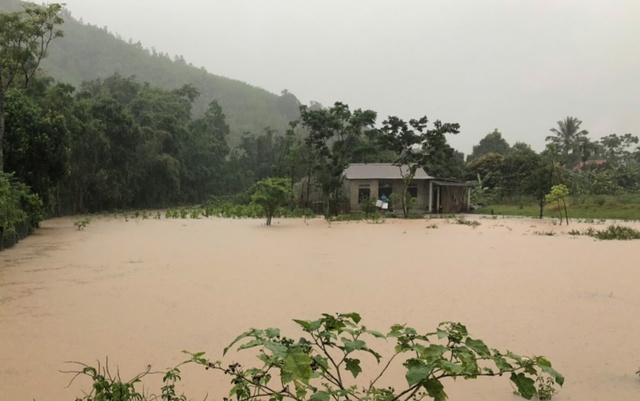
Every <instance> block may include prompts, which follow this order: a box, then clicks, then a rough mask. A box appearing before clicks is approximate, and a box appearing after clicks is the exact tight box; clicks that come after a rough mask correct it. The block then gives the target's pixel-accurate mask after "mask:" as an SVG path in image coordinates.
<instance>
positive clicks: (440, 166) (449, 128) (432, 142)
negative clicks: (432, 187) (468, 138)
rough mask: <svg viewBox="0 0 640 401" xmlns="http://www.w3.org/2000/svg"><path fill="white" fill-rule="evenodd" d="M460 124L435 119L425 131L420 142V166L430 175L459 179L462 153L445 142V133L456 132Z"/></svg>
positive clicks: (461, 170) (462, 159) (461, 173)
mask: <svg viewBox="0 0 640 401" xmlns="http://www.w3.org/2000/svg"><path fill="white" fill-rule="evenodd" d="M459 132H460V124H458V123H443V122H441V121H440V120H436V121H435V122H434V123H433V128H431V129H428V130H427V131H426V133H425V140H424V142H423V144H422V152H423V156H424V158H423V161H422V163H421V164H422V166H423V167H424V169H425V170H426V171H427V173H429V174H430V175H432V176H434V177H439V178H451V179H461V178H462V176H463V174H464V155H463V154H462V153H460V152H458V151H457V150H455V149H454V148H452V147H451V145H449V144H448V143H447V136H446V135H447V134H453V135H455V134H458V133H459Z"/></svg>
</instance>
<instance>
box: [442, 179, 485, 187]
mask: <svg viewBox="0 0 640 401" xmlns="http://www.w3.org/2000/svg"><path fill="white" fill-rule="evenodd" d="M433 183H434V184H436V185H442V186H443V187H472V186H474V185H476V184H475V183H471V182H460V181H442V180H438V181H433Z"/></svg>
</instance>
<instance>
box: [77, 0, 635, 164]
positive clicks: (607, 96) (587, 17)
mask: <svg viewBox="0 0 640 401" xmlns="http://www.w3.org/2000/svg"><path fill="white" fill-rule="evenodd" d="M64 2H66V3H67V8H68V9H69V10H70V11H71V13H72V15H73V16H74V17H75V18H78V19H80V18H81V19H82V20H84V22H86V23H91V24H94V25H98V26H100V27H102V26H106V27H108V29H109V30H110V31H111V32H114V33H118V34H120V35H121V36H122V37H123V38H124V39H132V40H133V41H134V42H137V41H140V42H142V44H143V46H144V47H147V48H151V47H154V48H155V49H156V50H157V51H159V52H164V53H168V54H170V55H172V56H173V55H182V56H184V58H185V59H186V60H187V62H191V63H193V64H194V65H196V66H198V67H200V66H203V67H205V68H206V69H207V70H208V71H209V72H211V73H213V74H217V75H223V76H226V77H230V78H234V79H238V80H241V81H244V82H247V83H249V84H252V85H255V86H259V87H262V88H265V89H267V90H269V91H271V92H274V93H280V92H281V91H282V90H283V89H287V90H289V91H290V92H292V93H293V94H295V95H296V96H297V97H298V99H300V100H301V101H302V102H303V103H308V102H309V101H311V100H315V101H319V102H321V103H322V104H323V105H325V106H327V105H331V104H333V103H334V102H335V101H342V102H345V103H347V104H349V106H351V107H352V108H370V109H373V110H375V111H377V112H378V118H379V121H382V120H383V119H384V118H386V117H387V116H389V115H397V116H399V117H401V118H405V119H409V118H417V117H420V116H423V115H427V116H428V117H429V119H430V120H432V121H433V120H436V119H440V120H442V121H446V122H458V123H460V124H461V133H460V134H459V135H457V136H456V137H452V138H451V140H450V142H451V143H452V145H453V146H454V147H457V148H458V149H459V150H461V151H463V152H465V153H469V152H470V151H471V147H472V146H473V145H474V144H477V143H478V141H479V140H480V139H481V138H482V137H484V135H486V134H487V133H489V132H491V131H492V130H493V129H494V128H497V129H498V130H499V131H501V132H502V133H503V136H504V137H505V139H507V141H509V142H510V143H511V144H513V143H514V142H516V141H524V142H527V143H529V144H531V145H532V146H533V147H534V148H535V149H536V150H541V149H542V148H543V147H544V138H545V137H546V136H547V135H548V134H549V129H550V128H551V127H554V126H555V124H556V121H558V120H560V119H563V118H564V117H566V116H575V117H578V118H579V119H581V120H582V121H583V125H582V128H584V129H587V130H588V131H589V132H590V133H591V134H592V137H593V138H599V137H600V136H602V135H607V134H611V133H619V134H621V133H626V132H631V133H633V134H635V135H639V134H640V129H639V127H640V101H639V96H640V1H638V0H574V1H569V0H567V1H565V0H466V1H463V0H458V1H455V0H441V1H438V0H416V1H401V0H313V1H311V0H309V1H307V0H180V1H178V0H110V1H104V0H64Z"/></svg>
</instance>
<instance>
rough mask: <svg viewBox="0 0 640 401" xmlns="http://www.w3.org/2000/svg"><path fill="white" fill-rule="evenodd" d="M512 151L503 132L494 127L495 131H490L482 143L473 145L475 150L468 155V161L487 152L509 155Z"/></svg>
mask: <svg viewBox="0 0 640 401" xmlns="http://www.w3.org/2000/svg"><path fill="white" fill-rule="evenodd" d="M510 151H511V147H510V146H509V143H508V142H507V141H505V140H504V138H502V134H501V133H500V131H498V129H497V128H496V129H494V130H493V132H490V133H488V134H487V135H486V136H485V137H484V138H482V139H481V140H480V143H478V144H477V145H475V146H474V147H473V151H472V152H471V154H470V155H469V156H468V157H467V163H469V162H470V161H472V160H474V159H477V158H478V157H480V156H483V155H486V154H487V153H497V154H499V155H503V156H505V155H507V154H508V153H509V152H510Z"/></svg>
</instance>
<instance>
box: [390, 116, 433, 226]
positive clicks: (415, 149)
mask: <svg viewBox="0 0 640 401" xmlns="http://www.w3.org/2000/svg"><path fill="white" fill-rule="evenodd" d="M427 123H428V119H427V117H426V116H424V117H422V118H420V119H418V120H416V119H411V120H409V123H408V124H407V123H406V122H405V121H404V120H402V119H400V118H398V117H395V116H391V117H389V118H387V119H386V120H385V121H384V122H383V123H382V124H383V125H382V129H381V131H382V135H381V136H380V141H381V143H382V147H383V148H384V149H387V150H389V151H391V152H393V153H394V154H395V160H394V164H395V165H396V166H398V170H399V171H400V176H401V177H402V182H403V188H402V195H401V197H400V201H401V204H402V213H403V215H404V217H405V218H407V217H409V206H410V202H409V198H410V195H409V185H411V183H412V182H413V178H414V177H415V175H416V171H417V170H418V168H419V167H420V162H421V161H422V158H423V156H422V153H421V150H422V149H421V147H422V145H423V143H424V142H425V140H426V133H425V130H426V128H427Z"/></svg>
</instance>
